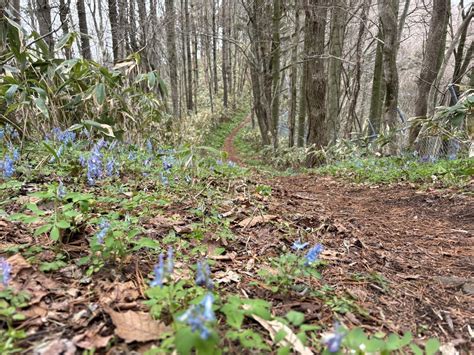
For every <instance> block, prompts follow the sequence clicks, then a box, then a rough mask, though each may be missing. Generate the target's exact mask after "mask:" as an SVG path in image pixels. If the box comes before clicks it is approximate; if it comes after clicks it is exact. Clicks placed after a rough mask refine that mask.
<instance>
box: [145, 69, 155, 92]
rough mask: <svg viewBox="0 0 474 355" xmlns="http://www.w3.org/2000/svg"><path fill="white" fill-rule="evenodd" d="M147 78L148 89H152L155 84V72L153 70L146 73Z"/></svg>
mask: <svg viewBox="0 0 474 355" xmlns="http://www.w3.org/2000/svg"><path fill="white" fill-rule="evenodd" d="M147 79H148V89H150V90H151V89H153V88H154V87H155V85H156V74H155V73H154V72H150V73H148V74H147Z"/></svg>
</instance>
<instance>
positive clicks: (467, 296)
mask: <svg viewBox="0 0 474 355" xmlns="http://www.w3.org/2000/svg"><path fill="white" fill-rule="evenodd" d="M244 124H245V123H244V122H243V123H242V124H241V125H239V126H238V127H236V128H235V129H234V130H233V131H232V133H231V135H230V136H229V137H228V139H227V140H226V145H225V149H226V151H227V152H229V155H232V157H233V159H235V158H236V157H237V154H236V150H235V148H234V147H233V145H232V142H233V140H234V137H235V135H236V134H237V133H238V130H239V129H240V128H241V127H242V126H243V125H244ZM235 160H237V159H235ZM237 161H238V160H237ZM256 179H257V180H260V179H261V181H260V183H264V184H267V185H269V186H271V187H272V191H273V192H272V196H271V197H270V198H269V200H268V201H267V203H266V211H265V212H266V213H269V214H270V215H276V216H278V217H279V219H281V220H282V221H284V222H285V223H286V224H287V225H288V226H289V227H290V228H292V230H294V231H295V232H296V233H297V235H300V236H303V239H305V240H307V241H310V242H312V243H316V242H321V243H322V244H323V245H324V246H325V248H326V252H325V254H323V257H324V259H326V260H329V265H328V266H327V267H326V268H325V270H324V271H323V280H324V282H325V283H328V284H330V285H331V286H332V287H333V288H334V291H335V293H336V294H337V298H338V300H339V302H341V300H344V301H343V302H342V303H344V302H345V303H346V305H344V304H341V305H340V307H344V306H347V305H349V304H352V306H350V307H349V309H352V310H350V311H348V312H346V313H345V315H344V322H345V323H346V324H347V323H348V324H353V325H356V326H362V327H365V328H367V329H369V330H371V331H378V330H383V331H387V330H388V331H396V332H403V331H406V330H409V331H412V332H414V333H415V334H425V335H430V336H433V335H434V336H437V337H439V338H440V339H443V340H444V341H451V342H453V343H454V344H455V345H461V348H464V349H472V345H469V339H471V337H472V333H471V332H472V327H473V324H474V308H473V305H474V198H473V197H472V196H466V195H460V194H456V193H454V192H449V191H430V192H420V191H418V190H416V189H415V188H413V187H410V186H409V185H407V184H402V185H392V186H372V187H369V186H364V185H357V184H351V183H349V182H345V181H338V180H335V179H332V178H328V177H322V176H317V175H300V176H289V177H280V178H276V179H271V180H268V179H265V178H260V177H257V178H256ZM253 235H254V236H255V237H256V239H255V240H254V242H253V243H252V244H253V245H252V248H255V249H254V250H262V252H261V253H259V255H261V256H263V254H267V253H268V249H269V248H271V246H272V245H276V244H279V243H280V244H281V242H282V241H285V243H287V242H288V241H286V239H287V238H290V237H288V234H285V233H282V231H281V229H272V228H268V227H264V228H262V229H261V230H256V231H253ZM249 238H250V236H249ZM250 240H252V239H250ZM256 293H258V291H256ZM266 296H267V297H268V295H266ZM278 302H280V306H281V308H282V312H283V310H285V311H287V310H288V308H295V307H296V308H297V309H298V310H300V311H308V310H306V309H304V308H305V306H304V301H301V300H295V299H290V300H285V299H280V300H275V303H277V304H278ZM295 305H297V306H295ZM355 305H356V306H355ZM333 306H334V305H333ZM311 307H312V308H311V309H310V311H312V312H318V313H321V314H318V315H315V318H319V319H320V320H321V319H322V320H324V318H325V317H331V313H325V311H324V309H325V305H324V304H321V305H319V306H318V305H316V306H315V305H314V301H313V304H312V306H311ZM315 307H316V309H317V311H315ZM357 307H361V308H362V309H364V310H365V311H364V312H360V313H359V312H355V313H356V314H354V310H353V309H357ZM326 321H327V319H326ZM472 350H474V349H472Z"/></svg>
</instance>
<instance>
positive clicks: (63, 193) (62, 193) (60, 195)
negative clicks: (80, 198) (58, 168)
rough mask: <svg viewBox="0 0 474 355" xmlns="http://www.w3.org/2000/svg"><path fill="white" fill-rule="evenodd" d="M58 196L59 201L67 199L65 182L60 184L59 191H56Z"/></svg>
mask: <svg viewBox="0 0 474 355" xmlns="http://www.w3.org/2000/svg"><path fill="white" fill-rule="evenodd" d="M56 196H57V197H58V199H60V200H62V199H63V198H64V197H66V188H65V187H64V185H63V182H62V181H60V182H59V186H58V189H57V190H56Z"/></svg>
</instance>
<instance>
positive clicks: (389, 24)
mask: <svg viewBox="0 0 474 355" xmlns="http://www.w3.org/2000/svg"><path fill="white" fill-rule="evenodd" d="M398 7H399V0H378V9H379V16H380V22H381V24H382V30H383V34H384V46H383V65H384V78H385V102H384V113H383V118H384V124H385V125H386V127H387V128H388V129H389V130H394V129H395V128H396V124H397V121H398V90H399V80H398V68H397V48H398ZM389 148H390V153H391V154H395V153H396V149H397V143H396V139H394V140H392V142H391V143H390V145H389Z"/></svg>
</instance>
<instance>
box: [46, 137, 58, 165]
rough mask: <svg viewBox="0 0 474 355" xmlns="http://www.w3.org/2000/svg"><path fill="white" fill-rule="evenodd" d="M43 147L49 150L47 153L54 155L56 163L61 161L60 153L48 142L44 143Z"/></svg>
mask: <svg viewBox="0 0 474 355" xmlns="http://www.w3.org/2000/svg"><path fill="white" fill-rule="evenodd" d="M43 145H44V147H45V148H46V149H47V151H48V152H50V153H51V154H52V155H53V157H54V159H55V161H57V162H59V161H61V159H60V157H59V156H58V153H56V150H54V149H53V147H51V146H50V145H49V144H48V143H46V142H43Z"/></svg>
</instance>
